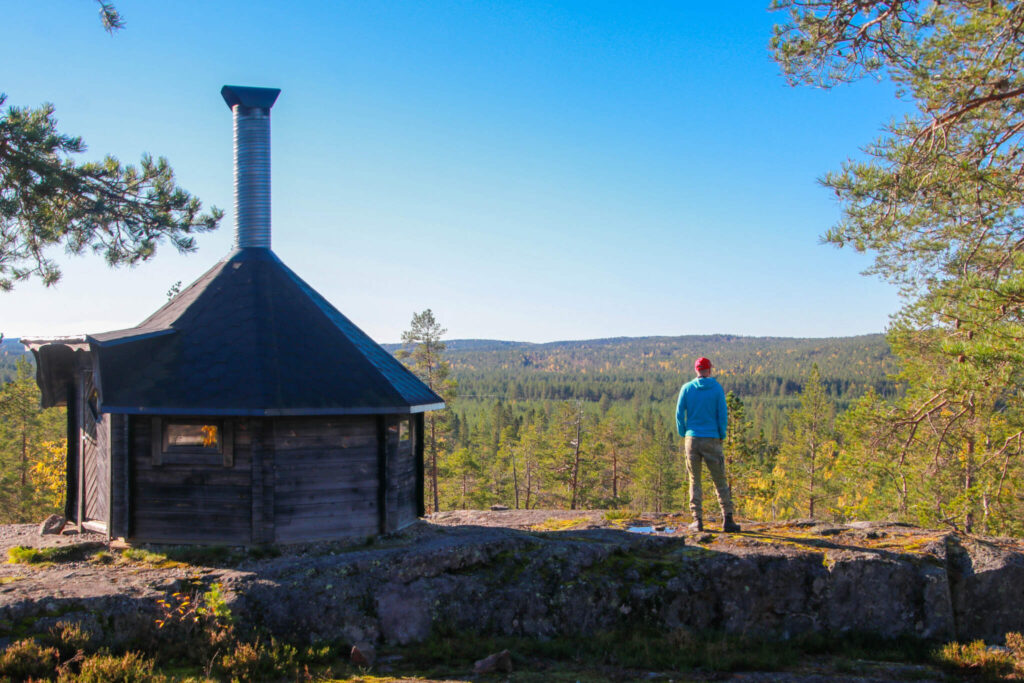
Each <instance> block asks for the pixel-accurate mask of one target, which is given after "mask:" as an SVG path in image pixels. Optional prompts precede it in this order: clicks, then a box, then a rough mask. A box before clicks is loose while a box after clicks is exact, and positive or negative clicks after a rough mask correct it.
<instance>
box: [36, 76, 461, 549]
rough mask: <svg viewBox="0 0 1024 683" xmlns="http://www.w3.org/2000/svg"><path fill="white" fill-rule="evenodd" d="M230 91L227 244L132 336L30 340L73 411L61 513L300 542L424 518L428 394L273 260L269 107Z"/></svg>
mask: <svg viewBox="0 0 1024 683" xmlns="http://www.w3.org/2000/svg"><path fill="white" fill-rule="evenodd" d="M278 93H279V91H278V90H272V89H266V88H241V87H236V86H225V87H224V89H223V90H222V95H223V96H224V99H225V101H226V102H227V103H228V105H229V106H230V107H231V109H232V112H233V115H234V128H235V206H236V214H237V215H236V221H237V232H236V245H237V246H236V248H235V249H234V250H233V251H232V252H231V253H230V254H229V255H228V256H227V257H226V258H225V259H224V260H222V261H221V262H219V263H217V264H216V265H215V266H214V267H213V268H211V269H210V270H209V271H207V272H206V274H204V275H203V276H202V277H200V278H199V279H198V280H197V281H196V282H194V283H193V284H192V285H190V286H189V287H188V288H187V289H185V290H184V291H182V292H181V293H180V294H179V295H178V296H177V297H175V298H174V299H172V300H171V301H169V302H168V303H167V304H166V305H165V306H164V307H163V308H161V309H160V310H158V311H156V312H155V313H154V314H153V315H151V316H150V317H149V318H147V319H146V320H145V321H143V322H142V323H141V324H140V325H138V326H137V327H133V328H131V329H127V330H119V331H115V332H107V333H102V334H91V335H83V336H80V337H63V338H45V339H44V338H36V339H24V340H23V342H24V343H25V344H26V345H27V346H28V347H29V348H30V349H31V350H32V352H33V353H34V354H35V358H36V362H37V369H38V370H37V380H38V383H39V386H40V388H41V390H42V395H43V404H44V405H45V406H56V405H65V406H67V409H68V411H67V412H68V456H67V463H68V499H67V501H68V502H67V511H66V512H67V516H68V518H69V519H71V520H74V521H75V522H77V523H78V524H79V525H80V526H82V527H84V528H87V529H92V530H95V531H100V532H103V533H106V534H108V535H109V536H111V537H123V538H125V539H128V540H130V541H137V542H164V543H227V544H246V545H248V544H260V543H294V542H306V541H318V540H333V539H343V538H352V537H366V536H372V535H375V534H379V533H386V532H390V531H394V530H397V529H400V528H402V527H404V526H406V525H408V524H410V523H412V522H413V521H414V520H415V519H416V518H417V517H418V516H420V515H422V514H423V413H424V412H425V411H427V410H433V409H438V408H442V407H444V404H443V402H442V400H441V399H440V397H438V396H437V395H436V394H435V393H434V392H433V391H431V390H430V389H429V388H428V387H427V386H426V385H424V384H423V383H422V382H420V380H419V379H417V378H416V376H415V375H413V374H412V373H411V372H409V370H407V369H406V368H405V367H404V366H403V365H402V364H401V363H399V362H398V361H396V360H395V359H394V358H393V357H392V356H391V355H390V354H389V353H388V352H387V351H385V350H384V349H383V348H381V347H380V346H379V345H378V344H376V343H375V342H374V341H373V340H371V339H370V338H369V337H368V336H367V335H366V334H364V333H363V332H362V331H361V330H360V329H359V328H358V327H356V326H355V325H354V324H352V322H351V321H349V319H348V318H346V317H345V316H344V315H342V314H341V313H340V312H338V310H337V309H335V308H334V307H333V306H331V304H330V303H328V302H327V300H326V299H324V298H323V297H322V296H320V295H319V294H318V293H317V292H316V291H314V290H313V289H312V288H311V287H310V286H309V285H308V284H306V283H305V282H304V281H303V280H302V279H301V278H300V277H299V276H298V275H296V274H295V273H294V272H293V271H292V270H291V269H289V268H288V267H287V266H286V265H284V263H282V262H281V261H280V260H279V259H278V258H277V256H275V255H274V253H273V252H272V251H271V250H270V166H269V157H270V149H269V140H270V108H271V107H272V106H273V104H274V101H275V100H276V98H277V95H278Z"/></svg>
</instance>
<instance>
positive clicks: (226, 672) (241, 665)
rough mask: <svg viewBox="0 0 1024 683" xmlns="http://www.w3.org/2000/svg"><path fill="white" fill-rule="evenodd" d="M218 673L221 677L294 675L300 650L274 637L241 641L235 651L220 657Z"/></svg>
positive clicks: (258, 678)
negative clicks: (263, 640)
mask: <svg viewBox="0 0 1024 683" xmlns="http://www.w3.org/2000/svg"><path fill="white" fill-rule="evenodd" d="M214 669H215V672H216V673H217V674H218V675H219V676H220V677H222V678H225V679H229V680H240V681H261V680H267V679H272V678H280V677H282V676H285V675H288V676H290V675H291V674H294V673H295V672H296V671H297V670H298V650H296V649H295V647H293V646H292V645H288V644H287V643H279V642H277V640H275V639H273V638H271V639H270V643H269V644H264V643H260V641H259V640H257V641H256V642H255V643H239V644H238V645H237V646H236V647H235V649H234V651H232V652H229V653H228V654H225V655H223V656H221V657H220V658H219V659H218V660H217V661H216V663H215V667H214Z"/></svg>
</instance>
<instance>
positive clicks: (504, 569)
mask: <svg viewBox="0 0 1024 683" xmlns="http://www.w3.org/2000/svg"><path fill="white" fill-rule="evenodd" d="M688 521H689V520H688V519H687V518H686V517H685V516H682V515H637V516H634V517H626V516H624V515H623V514H622V513H619V512H608V513H606V512H602V511H564V510H560V511H545V510H529V511H522V510H499V511H457V512H442V513H439V514H435V515H432V516H430V517H428V518H427V519H426V520H423V521H421V522H418V523H417V524H415V525H413V526H412V527H409V528H408V529H406V530H404V531H402V532H400V533H398V534H395V535H393V536H391V537H388V538H384V539H378V540H377V541H376V542H374V543H372V544H369V545H363V546H343V545H337V544H312V545H306V546H293V547H283V548H282V549H281V550H282V553H281V554H280V555H279V556H277V557H270V558H262V559H261V558H258V557H256V556H254V555H253V554H247V553H246V552H244V551H243V550H242V549H237V550H234V551H233V552H225V553H221V559H219V560H217V561H209V562H201V563H199V564H196V563H195V562H193V563H182V562H170V561H168V562H163V563H160V562H159V558H156V559H155V560H154V559H153V558H150V559H149V560H148V561H129V560H126V559H124V558H121V556H120V554H119V552H118V551H117V550H116V549H115V550H113V551H111V553H110V554H107V555H105V556H102V557H96V556H95V551H94V550H93V549H92V548H95V545H94V546H88V545H83V546H82V547H83V552H82V553H81V554H80V556H75V555H74V554H73V553H72V554H71V555H70V556H69V557H70V558H71V559H67V560H62V561H58V562H55V563H53V564H51V565H44V566H34V565H20V564H3V565H0V639H4V638H8V639H9V638H11V637H13V636H14V635H16V634H21V633H24V632H26V629H28V630H29V631H30V630H32V629H33V628H35V629H43V628H45V627H48V626H49V625H52V624H53V623H55V622H56V621H57V620H65V621H78V622H80V623H82V624H83V625H84V626H85V627H87V628H88V629H90V630H91V631H94V632H97V633H98V634H99V635H101V636H102V638H103V639H104V640H105V641H106V642H108V643H110V644H112V645H117V644H122V645H124V644H131V643H133V642H136V641H137V640H138V639H139V638H141V637H142V636H143V635H144V634H145V633H146V632H147V631H148V630H152V629H153V628H154V626H153V624H154V622H155V620H156V618H157V617H158V614H159V608H158V605H157V601H158V600H160V599H166V598H167V597H168V596H170V595H171V594H172V593H174V592H182V591H186V592H189V591H190V592H202V591H203V590H205V588H206V587H208V586H209V585H211V584H213V583H219V584H221V586H222V588H223V589H224V591H225V594H226V595H227V596H228V601H229V605H230V607H231V609H232V611H233V613H234V615H235V617H236V620H237V621H238V622H239V624H240V625H241V626H242V627H243V628H246V627H248V628H252V629H260V630H263V631H269V632H270V633H272V634H277V635H279V636H283V637H287V638H290V639H294V638H296V637H298V638H300V639H308V640H310V641H313V640H332V641H337V640H342V641H344V642H348V643H368V644H374V643H380V642H385V643H396V644H405V643H411V642H416V641H420V640H423V639H425V638H427V637H429V636H430V634H431V633H433V632H435V631H436V630H439V629H442V630H445V631H449V632H450V631H451V630H452V629H456V630H458V629H468V630H473V631H476V632H482V633H488V634H493V635H518V636H528V637H551V636H556V635H577V636H586V635H587V634H590V633H595V632H598V631H602V630H609V629H621V628H635V627H638V626H641V625H642V626H645V627H650V626H653V627H658V628H667V629H679V630H685V631H693V632H702V631H717V632H728V633H735V634H744V635H748V636H757V637H766V638H787V637H791V636H794V635H798V634H801V633H807V632H823V633H832V634H837V635H841V634H843V633H848V632H855V631H856V632H870V633H874V634H877V635H882V636H892V637H896V636H910V637H919V638H926V639H934V640H948V639H952V638H959V639H973V638H985V639H986V640H988V641H990V642H1000V641H1001V640H1002V638H1003V636H1004V634H1005V633H1006V632H1008V631H1024V545H1022V543H1021V542H1020V541H1016V540H1010V539H992V538H979V537H973V536H972V537H965V536H961V535H957V534H953V533H949V532H945V531H936V530H928V529H920V528H916V527H911V526H906V525H899V524H885V523H868V522H857V523H852V524H845V525H840V524H823V523H819V522H815V521H813V520H806V521H799V522H790V523H775V524H758V523H753V524H752V523H745V524H744V525H743V532H742V533H739V534H722V533H719V532H718V529H720V526H718V525H716V523H715V522H714V521H709V522H708V524H707V529H706V532H705V533H704V534H689V533H688V532H687V531H686V524H687V523H688ZM629 527H663V528H664V529H666V531H656V532H653V533H642V534H641V533H632V532H629V531H627V530H626V529H628V528H629ZM668 530H672V531H668ZM101 540H102V537H99V536H97V535H95V534H87V535H83V536H81V537H74V536H58V537H54V536H39V535H38V533H37V527H36V526H35V525H21V526H7V527H0V550H3V552H5V553H6V551H7V549H8V548H10V547H12V546H15V545H30V546H36V547H41V546H42V547H49V546H53V545H71V546H73V545H75V544H90V543H91V544H96V543H97V542H99V541H101ZM152 550H153V551H154V552H160V551H161V549H160V548H152ZM165 550H166V549H165ZM101 560H102V561H105V562H106V564H104V563H102V562H101Z"/></svg>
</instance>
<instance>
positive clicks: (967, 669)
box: [937, 640, 1014, 679]
mask: <svg viewBox="0 0 1024 683" xmlns="http://www.w3.org/2000/svg"><path fill="white" fill-rule="evenodd" d="M937 659H938V660H939V663H940V664H942V665H943V666H945V667H946V668H947V669H952V670H954V671H955V672H956V673H958V674H971V675H977V676H981V677H983V678H989V679H996V678H1002V677H1003V676H1006V675H1008V674H1011V673H1013V670H1014V657H1013V654H1012V650H1011V651H1010V652H1007V651H1004V650H996V649H991V648H989V647H988V646H987V645H985V641H983V640H975V641H972V642H970V643H966V644H964V643H955V642H954V643H946V644H945V645H943V646H942V648H941V649H940V650H939V652H938V656H937Z"/></svg>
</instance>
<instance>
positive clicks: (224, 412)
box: [100, 402, 445, 417]
mask: <svg viewBox="0 0 1024 683" xmlns="http://www.w3.org/2000/svg"><path fill="white" fill-rule="evenodd" d="M444 407H445V404H444V403H443V402H442V403H425V404H421V405H415V406H378V407H337V408H198V407H192V408H189V407H160V406H109V405H101V406H100V412H103V413H117V414H120V415H153V416H160V415H196V416H200V415H211V416H216V417H301V416H303V415H307V416H311V417H313V416H326V415H414V414H416V413H425V412H427V411H430V410H441V409H443V408H444Z"/></svg>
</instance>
